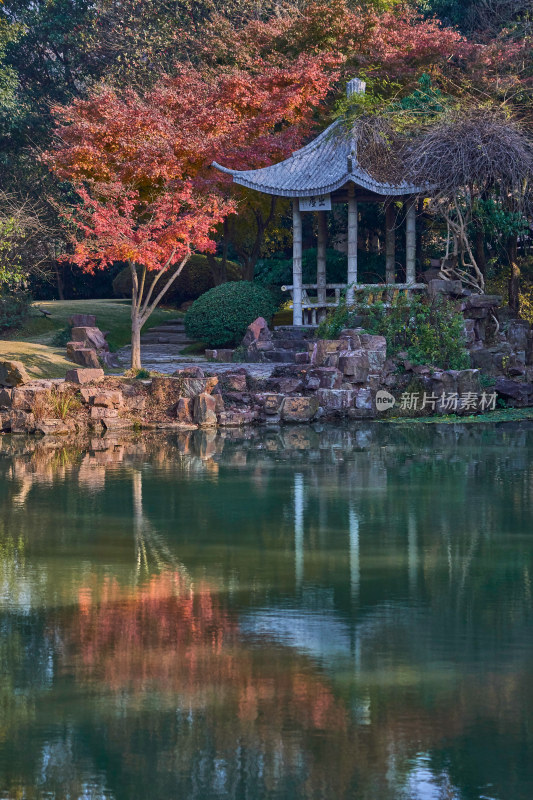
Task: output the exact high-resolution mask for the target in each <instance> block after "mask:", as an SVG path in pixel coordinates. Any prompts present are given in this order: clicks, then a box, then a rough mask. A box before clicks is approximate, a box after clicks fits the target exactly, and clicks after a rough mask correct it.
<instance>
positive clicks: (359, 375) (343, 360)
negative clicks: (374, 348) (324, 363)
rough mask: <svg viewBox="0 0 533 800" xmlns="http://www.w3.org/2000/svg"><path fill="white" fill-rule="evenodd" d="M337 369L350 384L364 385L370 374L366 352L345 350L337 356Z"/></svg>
mask: <svg viewBox="0 0 533 800" xmlns="http://www.w3.org/2000/svg"><path fill="white" fill-rule="evenodd" d="M339 369H340V370H341V372H342V373H343V374H344V375H345V377H346V378H347V379H348V380H349V381H350V383H365V382H366V380H367V379H368V375H369V372H370V364H369V360H368V351H367V350H363V349H360V350H347V351H345V352H344V353H341V355H340V356H339Z"/></svg>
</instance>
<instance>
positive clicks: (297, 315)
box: [292, 197, 303, 327]
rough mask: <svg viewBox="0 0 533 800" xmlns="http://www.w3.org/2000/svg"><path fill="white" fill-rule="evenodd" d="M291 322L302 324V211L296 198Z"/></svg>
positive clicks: (293, 230)
mask: <svg viewBox="0 0 533 800" xmlns="http://www.w3.org/2000/svg"><path fill="white" fill-rule="evenodd" d="M292 286H293V289H292V324H293V325H297V326H298V327H301V326H302V323H303V319H302V212H301V211H300V204H299V201H298V198H297V197H295V198H294V199H293V201H292Z"/></svg>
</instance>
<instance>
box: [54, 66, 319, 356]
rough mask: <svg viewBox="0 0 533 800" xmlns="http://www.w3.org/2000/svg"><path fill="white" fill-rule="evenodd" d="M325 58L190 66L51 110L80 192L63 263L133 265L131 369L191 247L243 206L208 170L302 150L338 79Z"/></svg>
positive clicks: (61, 162)
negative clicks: (247, 67)
mask: <svg viewBox="0 0 533 800" xmlns="http://www.w3.org/2000/svg"><path fill="white" fill-rule="evenodd" d="M324 61H325V59H324V57H323V56H315V57H306V56H301V57H299V58H298V59H296V60H295V61H294V62H293V64H292V66H291V67H290V68H289V67H288V66H284V67H271V66H268V65H266V64H265V65H263V64H262V63H260V62H258V63H257V64H256V66H255V69H254V71H253V72H251V71H249V72H243V71H241V70H238V69H232V70H229V71H227V72H226V73H223V74H219V75H214V76H209V75H206V74H202V72H201V71H200V70H197V69H193V68H191V67H187V68H182V69H180V70H179V71H178V73H177V75H175V76H173V77H168V76H165V77H163V78H162V79H161V80H160V81H159V82H158V83H157V84H156V85H155V86H154V87H153V88H152V89H150V90H147V91H146V92H144V93H143V94H138V93H136V92H134V91H132V90H129V91H126V92H124V93H119V92H118V91H116V90H114V89H112V88H109V87H107V88H103V89H99V90H97V91H95V92H94V93H93V94H92V95H91V96H90V97H89V98H88V99H83V100H76V101H75V102H74V103H72V104H71V105H70V106H68V107H56V108H55V110H54V113H55V116H56V120H57V128H56V134H57V136H56V142H57V144H56V146H55V148H54V149H53V150H52V151H50V152H48V153H47V154H46V156H45V158H46V159H47V161H48V163H49V164H50V166H51V167H52V169H53V170H54V171H55V172H56V174H57V175H58V176H59V177H60V178H62V179H64V180H67V181H69V182H70V183H71V184H73V186H74V188H75V190H76V192H77V197H78V203H77V205H76V207H75V208H74V209H73V210H72V211H71V212H70V214H69V219H70V221H71V222H72V223H73V225H74V230H75V233H74V234H73V236H72V241H73V250H74V252H73V254H72V255H69V256H66V258H68V259H69V260H71V261H73V262H74V263H76V264H78V265H79V266H80V267H82V268H83V269H85V270H87V271H89V272H91V271H93V270H94V269H96V268H101V269H103V268H106V267H108V266H109V265H110V264H112V263H114V262H117V261H125V262H127V263H128V264H129V265H130V269H131V276H132V287H133V288H132V314H131V318H132V359H131V366H132V368H133V369H140V367H141V357H140V333H141V329H142V327H143V325H144V324H145V323H146V321H147V319H148V317H149V316H150V314H151V313H152V312H153V310H154V309H155V307H156V306H157V304H158V303H159V302H160V301H161V300H162V299H163V297H164V295H165V293H166V292H167V291H168V289H169V288H170V286H171V285H172V283H173V282H174V281H175V280H176V278H177V277H178V275H179V274H180V272H181V271H182V269H183V268H184V266H185V265H186V263H187V261H188V259H189V258H190V256H191V255H192V254H193V253H194V252H201V253H210V252H211V253H213V252H214V251H215V247H216V244H215V241H214V239H213V232H214V229H215V228H216V226H217V225H218V224H220V223H221V222H222V221H223V220H224V218H225V217H226V216H227V215H228V214H230V213H231V212H233V211H235V210H236V204H235V202H234V200H232V199H231V198H230V197H229V195H228V192H227V190H225V182H224V180H221V178H220V175H219V174H218V173H215V171H214V170H211V168H210V166H209V165H210V164H211V162H212V161H213V160H214V159H216V158H219V157H222V155H224V157H225V160H226V163H228V162H229V163H230V164H232V165H233V166H236V167H238V166H248V167H249V166H254V165H255V166H262V165H263V164H265V163H269V161H270V160H274V159H276V158H279V157H285V156H286V155H288V153H289V152H290V150H291V149H293V148H294V147H295V146H298V145H299V144H300V143H301V140H302V137H303V136H304V134H305V133H306V132H307V131H308V129H309V126H310V124H311V121H312V115H313V111H314V109H316V108H317V106H319V105H320V103H321V102H322V100H323V98H324V97H325V95H326V93H327V91H328V89H329V87H330V85H331V82H332V80H333V79H334V73H333V72H332V71H331V70H328V71H326V70H325V69H324ZM263 67H264V68H263ZM226 183H227V182H226ZM147 273H155V277H154V276H153V275H152V279H151V280H150V281H147Z"/></svg>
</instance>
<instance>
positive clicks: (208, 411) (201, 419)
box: [193, 392, 217, 428]
mask: <svg viewBox="0 0 533 800" xmlns="http://www.w3.org/2000/svg"><path fill="white" fill-rule="evenodd" d="M193 420H194V422H196V424H197V425H199V426H200V427H201V428H203V427H211V426H212V425H216V424H217V415H216V400H215V398H214V397H213V396H212V395H210V394H207V392H202V393H201V394H199V395H198V396H197V397H195V398H194V404H193Z"/></svg>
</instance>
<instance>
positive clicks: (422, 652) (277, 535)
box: [0, 423, 533, 800]
mask: <svg viewBox="0 0 533 800" xmlns="http://www.w3.org/2000/svg"><path fill="white" fill-rule="evenodd" d="M91 448H92V449H87V450H84V449H82V448H81V447H76V446H74V445H72V446H67V447H63V448H62V449H54V448H51V447H48V446H47V445H46V443H44V442H41V443H37V442H36V441H35V440H32V441H28V440H25V439H20V438H15V437H13V438H11V439H9V438H7V437H5V438H3V439H0V506H1V509H2V513H1V517H0V664H1V672H0V798H2V799H3V798H13V799H14V798H58V799H59V798H71V799H77V798H84V799H88V798H91V799H92V798H117V800H122V798H124V800H137V799H138V800H147V799H149V800H169V799H170V798H187V800H189V799H190V800H196V799H198V800H199V799H200V798H202V800H203V799H204V798H206V799H209V800H211V798H239V799H242V800H248V799H249V800H259V799H260V798H280V799H281V798H283V799H285V798H291V800H293V799H294V800H297V799H298V798H306V799H307V798H328V800H329V798H331V799H332V800H341V799H344V798H357V800H452V798H456V799H457V800H473V799H474V798H475V799H478V798H484V799H485V798H494V799H497V800H522V799H523V800H531V798H533V717H532V712H533V609H532V595H531V593H532V586H531V580H532V570H533V525H532V519H533V427H531V426H528V425H527V423H524V424H522V425H521V426H519V425H512V424H508V425H507V426H497V427H496V426H495V427H491V426H485V425H479V426H466V425H464V426H455V427H454V426H449V425H442V426H431V425H427V426H423V425H420V426H417V427H408V426H404V427H394V426H390V425H379V424H376V425H359V426H356V425H352V426H351V427H344V428H324V429H322V430H311V429H308V428H306V429H303V430H302V429H296V428H292V429H285V430H284V431H282V432H281V433H279V432H275V431H272V432H264V433H257V432H251V433H248V434H243V433H242V432H241V433H235V434H232V435H228V436H227V437H226V438H223V437H221V436H215V435H214V434H204V433H198V432H195V433H194V434H190V435H189V434H188V435H186V436H181V437H177V436H176V437H174V438H155V437H154V438H153V439H145V440H138V441H130V442H126V443H120V442H118V441H112V440H107V443H103V442H102V440H96V441H93V442H92V443H91Z"/></svg>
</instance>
